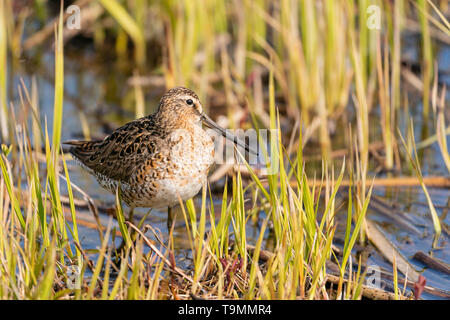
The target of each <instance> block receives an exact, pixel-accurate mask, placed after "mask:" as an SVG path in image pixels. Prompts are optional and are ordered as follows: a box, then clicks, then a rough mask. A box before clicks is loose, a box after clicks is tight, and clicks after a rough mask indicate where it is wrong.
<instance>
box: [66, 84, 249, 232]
mask: <svg viewBox="0 0 450 320" xmlns="http://www.w3.org/2000/svg"><path fill="white" fill-rule="evenodd" d="M202 123H204V124H205V125H206V126H208V127H209V128H211V129H213V130H215V131H217V132H218V133H220V134H221V135H222V136H224V137H226V138H227V139H230V140H231V141H233V142H234V143H235V144H237V145H240V146H241V147H244V148H245V149H246V150H247V151H250V148H249V146H248V145H247V144H246V143H243V142H242V141H241V140H238V139H237V137H236V136H234V135H233V134H231V133H230V132H227V131H225V129H223V128H221V127H220V126H219V125H217V124H216V123H215V122H214V121H212V120H211V119H210V118H209V117H208V116H207V115H206V114H205V113H204V112H203V107H202V104H201V103H200V100H199V98H198V96H197V95H196V94H195V93H194V92H193V91H192V90H189V89H186V88H183V87H177V88H173V89H171V90H169V91H168V92H167V93H166V94H165V95H164V96H163V97H162V98H161V101H160V103H159V107H158V110H157V111H156V112H155V113H154V114H151V115H149V116H146V117H143V118H140V119H136V120H134V121H131V122H129V123H127V124H125V125H124V126H122V127H120V128H118V129H116V130H115V131H114V132H113V133H111V134H110V135H108V136H107V137H105V138H104V139H103V140H95V141H74V140H72V141H67V142H65V143H66V144H69V145H72V146H73V147H71V148H70V153H71V154H72V155H73V157H74V158H75V159H76V160H77V161H78V162H79V163H80V164H81V166H83V167H84V168H85V169H87V170H88V171H89V172H90V173H91V174H92V175H94V176H95V177H96V178H97V181H98V182H99V184H100V185H101V186H102V187H103V188H105V189H106V190H108V191H110V192H113V193H115V192H116V191H117V188H119V187H120V190H121V195H122V199H123V200H124V201H125V202H126V204H127V205H128V206H129V207H130V212H132V211H133V209H134V208H135V207H150V208H162V207H167V208H168V226H171V224H172V219H173V217H172V207H173V206H175V205H176V204H178V203H179V200H180V199H181V200H183V201H185V200H187V199H190V198H192V197H193V196H195V195H196V194H197V193H198V192H199V191H200V189H201V188H202V186H203V184H204V183H205V181H206V178H207V174H208V169H209V168H210V166H211V165H212V164H213V161H214V142H213V140H212V138H211V136H209V135H208V133H207V132H206V131H205V130H203V128H202V126H201V124H202ZM251 151H252V152H255V151H253V150H251Z"/></svg>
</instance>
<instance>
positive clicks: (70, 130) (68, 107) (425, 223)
mask: <svg viewBox="0 0 450 320" xmlns="http://www.w3.org/2000/svg"><path fill="white" fill-rule="evenodd" d="M410 41H411V40H410ZM412 41H414V39H413V40H412ZM415 48H417V46H411V47H407V48H406V49H405V50H404V57H405V58H407V59H409V60H412V61H417V56H418V55H417V50H415ZM438 59H439V60H438V63H439V67H440V70H441V72H442V73H443V75H442V76H441V77H440V81H441V82H442V83H446V84H447V87H450V47H449V46H442V47H440V50H439V53H438ZM53 70H54V62H53V54H52V53H48V52H42V53H41V52H35V53H34V54H33V56H31V57H28V58H25V59H23V60H21V61H20V65H19V66H15V67H13V66H12V65H10V67H9V71H10V75H11V77H10V83H12V85H11V88H14V89H12V91H11V93H10V97H9V98H10V99H11V100H14V101H18V95H17V90H16V88H17V86H18V85H19V79H20V77H23V79H24V80H25V83H26V84H27V86H28V88H30V87H31V86H30V76H31V75H35V76H36V79H37V83H38V92H39V104H40V108H41V110H40V111H41V113H40V114H41V119H42V121H44V119H47V122H48V123H49V124H50V123H52V120H53V119H52V110H53ZM130 70H131V69H130V68H129V67H128V66H127V65H126V63H121V64H120V65H118V64H114V63H113V62H111V61H108V59H107V58H106V59H105V55H104V54H102V53H96V52H95V50H93V48H91V47H89V46H85V45H80V46H75V45H69V46H67V47H66V48H65V96H64V124H63V128H64V129H63V132H62V140H63V141H64V140H67V139H74V138H80V137H82V136H83V134H82V131H81V129H80V128H81V122H80V114H81V113H83V114H84V116H85V118H86V119H87V122H88V125H89V129H90V134H91V136H92V137H103V136H104V135H105V134H107V133H109V132H111V130H113V129H114V128H116V127H119V126H120V125H122V124H124V123H126V122H127V121H130V120H132V119H134V109H133V105H132V100H133V99H132V97H133V95H134V91H133V90H134V89H133V88H132V87H131V86H129V85H128V84H127V80H128V75H130V74H132V72H131V71H130ZM144 90H145V91H146V93H147V94H146V98H147V101H146V103H147V104H146V112H147V113H152V112H154V111H155V109H156V106H157V101H158V99H159V97H160V95H161V93H162V91H161V89H160V88H144ZM449 91H450V90H449ZM409 101H410V104H411V105H410V111H411V112H412V114H413V119H414V125H415V134H416V141H417V142H418V141H421V140H422V138H421V131H422V126H424V125H428V126H429V128H430V130H431V131H432V132H434V130H435V129H434V124H433V123H434V119H432V117H431V116H430V119H427V120H426V121H424V120H423V118H422V112H421V100H420V97H419V96H418V95H417V94H416V96H415V97H414V95H412V96H411V98H410V99H409ZM16 105H18V103H17V104H16ZM400 116H402V114H401V115H400ZM403 116H404V118H402V121H401V127H402V129H404V128H405V125H406V124H407V120H408V119H407V118H408V117H407V116H405V115H403ZM447 123H449V121H448V119H447ZM338 125H345V124H338ZM370 125H371V128H372V130H371V135H372V137H378V139H373V141H375V140H380V139H381V138H380V137H381V136H380V134H381V132H380V126H379V115H378V114H377V113H376V112H374V113H373V114H372V115H371V124H370ZM48 130H49V134H50V135H51V130H52V129H51V126H49V128H48ZM337 132H339V130H338V131H337ZM403 132H405V131H403ZM447 141H448V144H450V139H449V138H447ZM343 143H344V142H343V137H342V135H339V133H338V134H336V135H335V136H334V137H333V146H334V147H335V149H337V148H341V147H343ZM420 160H421V163H422V165H423V166H422V171H423V174H424V175H437V176H443V175H448V172H447V171H446V168H445V165H444V163H443V160H442V157H441V155H440V151H439V147H438V145H437V143H434V144H433V145H432V146H430V147H428V148H426V149H425V150H424V152H423V154H422V158H421V159H420ZM319 169H320V163H316V164H314V163H311V164H309V170H310V171H314V170H319ZM372 169H373V168H372ZM407 170H408V168H407V166H404V167H403V171H404V173H407V174H409V172H408V171H407ZM70 174H71V179H72V181H73V182H74V183H75V184H76V185H78V186H79V187H80V188H81V189H83V190H84V191H85V192H87V193H88V194H89V195H90V196H91V197H92V198H93V199H94V200H95V201H96V202H97V203H101V204H105V205H107V206H108V205H112V204H113V203H114V197H113V195H111V194H109V193H108V192H106V191H104V190H103V189H101V188H100V187H99V185H98V184H97V183H96V181H95V179H94V178H93V177H92V176H90V175H89V174H87V173H86V172H85V171H83V170H82V169H81V168H80V167H78V166H76V165H75V164H74V163H72V164H71V167H70ZM429 191H430V194H431V196H432V200H433V203H434V204H435V205H436V206H437V211H438V214H439V215H441V214H442V211H443V208H444V207H446V206H447V203H448V201H449V198H450V191H449V190H448V189H430V190H429ZM63 193H64V191H63ZM374 194H376V195H378V196H380V197H381V198H383V199H385V201H387V202H388V203H389V202H390V203H394V204H395V205H396V208H397V209H398V210H400V211H402V212H404V213H406V214H407V215H408V217H409V218H410V221H411V223H412V225H413V226H414V227H415V228H416V229H417V230H418V231H419V232H418V233H415V232H412V231H411V230H407V229H405V228H403V227H401V226H398V225H397V224H396V223H394V222H393V221H392V220H391V219H389V218H388V217H386V216H384V215H381V214H379V213H378V212H376V211H374V210H370V211H369V217H370V218H371V219H372V220H374V221H376V222H378V223H379V224H380V226H381V228H382V230H383V232H384V233H385V235H386V236H387V237H388V239H389V240H390V241H392V242H393V243H394V244H395V245H396V246H397V248H398V249H399V250H400V252H401V253H402V254H403V255H404V256H405V257H407V258H408V260H409V262H410V263H411V264H412V265H413V266H415V267H416V268H417V270H421V269H422V268H423V267H424V266H423V265H422V264H421V263H420V262H417V261H416V260H414V259H412V256H413V255H414V253H416V252H417V251H419V250H421V251H424V252H430V250H431V248H432V239H433V238H432V236H433V225H432V221H431V217H430V214H429V209H428V206H427V205H426V203H427V202H426V198H425V196H424V194H423V192H422V190H421V189H420V188H389V189H388V188H379V187H377V188H376V189H375V190H374ZM214 201H215V203H216V204H217V205H218V206H220V201H221V199H220V198H219V197H218V198H217V199H215V200H214ZM344 211H345V210H344ZM145 212H146V210H144V209H138V210H137V213H136V215H137V217H138V218H139V217H141V216H142V215H143V214H145ZM343 213H344V215H345V214H346V213H345V212H343ZM108 219H109V217H107V216H106V215H104V214H102V215H101V220H102V224H103V225H105V226H106V224H107V223H108ZM260 219H263V216H261V217H260ZM182 220H183V219H182V215H181V213H179V214H178V220H177V221H178V222H177V225H176V228H175V234H174V236H175V239H176V244H175V247H176V248H178V249H177V257H178V258H179V260H180V261H182V260H183V259H182V258H183V257H185V258H186V259H187V260H185V261H186V265H187V264H188V262H187V261H188V259H189V257H190V254H189V245H188V242H187V236H186V233H185V228H184V226H183V223H182ZM147 223H149V224H151V225H152V226H153V227H154V228H156V229H159V230H160V231H161V234H162V235H163V237H167V229H166V212H160V211H156V210H153V212H152V213H151V214H150V215H149V217H148V219H147ZM443 223H444V224H446V225H447V226H448V225H449V224H450V217H449V215H448V216H447V217H446V218H445V220H444V221H443ZM341 229H342V226H341V228H340V229H338V232H339V231H340V232H341V236H342V234H343V230H341ZM79 230H80V238H81V243H82V246H83V248H85V249H89V248H96V247H98V246H99V239H98V234H97V231H96V230H93V229H90V228H87V227H83V226H80V227H79ZM258 233H259V230H258V228H257V227H249V228H248V231H247V234H248V237H249V241H250V242H253V241H254V240H255V239H256V238H257V237H258V235H259V234H258ZM149 235H150V236H151V234H149ZM338 236H339V233H338ZM448 241H449V237H448V236H447V235H445V234H443V235H442V236H441V239H440V241H439V244H438V246H439V249H436V250H433V255H434V256H435V257H436V258H439V259H441V260H442V261H444V262H446V263H447V264H449V263H450V246H449V245H448ZM181 263H183V262H181ZM368 264H372V265H378V266H380V267H382V268H384V269H386V270H388V271H392V270H391V265H390V263H388V262H386V261H385V260H384V259H383V258H382V257H381V256H380V255H379V254H378V253H377V251H376V250H375V249H373V250H372V251H371V254H370V256H369V262H368ZM423 275H424V276H425V277H426V278H427V284H428V285H431V286H433V287H436V288H440V289H443V290H447V291H450V276H449V275H446V274H443V273H441V272H438V271H435V270H429V269H428V270H425V271H424V273H423ZM423 297H424V298H434V297H432V296H431V295H429V294H426V293H424V294H423Z"/></svg>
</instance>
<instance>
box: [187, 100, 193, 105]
mask: <svg viewBox="0 0 450 320" xmlns="http://www.w3.org/2000/svg"><path fill="white" fill-rule="evenodd" d="M186 103H187V104H188V105H190V106H191V105H193V104H194V101H192V99H187V100H186Z"/></svg>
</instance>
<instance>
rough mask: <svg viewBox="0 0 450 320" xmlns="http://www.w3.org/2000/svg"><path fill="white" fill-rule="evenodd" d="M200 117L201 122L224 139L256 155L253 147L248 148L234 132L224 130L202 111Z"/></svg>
mask: <svg viewBox="0 0 450 320" xmlns="http://www.w3.org/2000/svg"><path fill="white" fill-rule="evenodd" d="M201 117H202V121H203V123H204V124H205V125H206V126H207V127H209V128H211V129H213V130H214V131H216V132H218V133H220V134H221V135H222V136H224V137H225V138H226V139H228V140H230V141H232V142H233V143H234V144H236V145H238V146H241V147H243V148H245V150H246V151H248V152H252V153H254V154H255V155H258V152H257V151H255V150H254V149H252V148H250V146H249V145H248V144H247V143H246V142H243V141H242V140H240V139H238V137H236V136H235V135H234V134H232V133H231V132H228V131H226V130H225V129H224V128H222V127H221V126H219V125H218V124H217V123H215V122H214V121H213V120H212V119H211V118H210V117H208V116H207V115H206V114H204V113H202V114H201Z"/></svg>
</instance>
